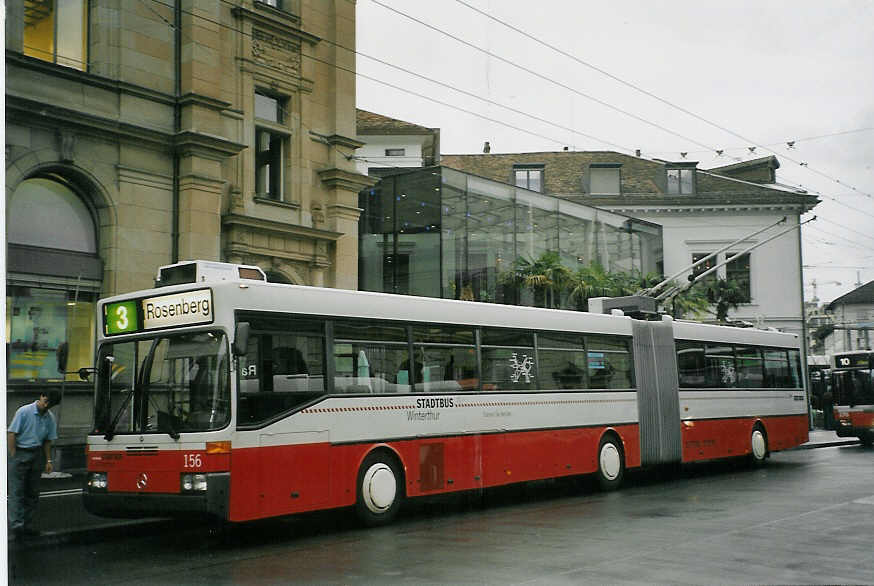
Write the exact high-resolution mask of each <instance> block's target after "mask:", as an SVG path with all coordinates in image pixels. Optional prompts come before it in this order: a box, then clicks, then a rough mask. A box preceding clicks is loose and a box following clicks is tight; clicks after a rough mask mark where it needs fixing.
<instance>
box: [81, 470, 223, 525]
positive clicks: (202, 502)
mask: <svg viewBox="0 0 874 586" xmlns="http://www.w3.org/2000/svg"><path fill="white" fill-rule="evenodd" d="M230 487H231V474H230V472H219V473H211V474H207V490H206V491H205V492H201V493H191V494H167V493H146V492H108V491H105V490H99V489H93V488H91V487H89V486H87V485H86V486H85V489H84V491H83V495H82V498H83V502H84V505H85V510H87V511H88V512H89V513H91V514H92V515H97V516H99V517H115V518H127V519H137V518H142V517H217V518H219V519H223V520H227V518H228V506H229V496H230Z"/></svg>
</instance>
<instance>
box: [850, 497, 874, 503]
mask: <svg viewBox="0 0 874 586" xmlns="http://www.w3.org/2000/svg"><path fill="white" fill-rule="evenodd" d="M853 502H854V503H859V504H860V505H874V495H872V496H866V497H865V498H862V499H856V500H854V501H853Z"/></svg>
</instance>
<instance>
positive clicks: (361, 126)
mask: <svg viewBox="0 0 874 586" xmlns="http://www.w3.org/2000/svg"><path fill="white" fill-rule="evenodd" d="M356 127H357V129H358V134H360V135H361V134H431V133H433V132H434V130H433V129H431V128H426V127H424V126H419V125H418V124H413V123H412V122H404V121H403V120H397V119H395V118H389V117H388V116H383V115H382V114H374V113H373V112H368V111H367V110H361V109H360V108H359V109H357V110H356Z"/></svg>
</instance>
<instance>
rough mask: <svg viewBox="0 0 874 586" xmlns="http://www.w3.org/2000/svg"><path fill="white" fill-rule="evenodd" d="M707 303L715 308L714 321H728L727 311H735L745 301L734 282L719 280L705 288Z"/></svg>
mask: <svg viewBox="0 0 874 586" xmlns="http://www.w3.org/2000/svg"><path fill="white" fill-rule="evenodd" d="M707 301H709V302H710V303H711V304H713V305H715V306H716V321H720V322H724V321H727V320H728V310H729V309H737V308H738V306H739V305H740V304H741V303H744V302H746V301H747V299H746V296H745V295H744V294H743V292H742V291H741V289H740V287H738V285H737V283H735V282H734V281H729V280H727V279H722V278H719V279H717V280H716V281H714V282H712V283H710V284H709V285H708V286H707Z"/></svg>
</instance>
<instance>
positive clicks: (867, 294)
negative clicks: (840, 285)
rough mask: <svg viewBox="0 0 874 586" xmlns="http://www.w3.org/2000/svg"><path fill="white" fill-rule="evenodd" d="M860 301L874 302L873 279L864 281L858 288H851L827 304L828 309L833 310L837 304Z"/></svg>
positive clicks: (850, 303) (849, 303) (852, 303)
mask: <svg viewBox="0 0 874 586" xmlns="http://www.w3.org/2000/svg"><path fill="white" fill-rule="evenodd" d="M861 303H874V281H870V282H868V283H865V284H864V285H862V286H861V287H859V288H858V289H853V290H852V291H850V292H849V293H847V294H845V295H841V296H840V297H838V298H837V299H835V300H834V301H832V302H831V303H829V304H828V310H829V311H831V310H833V309H834V308H835V306H837V305H855V304H861Z"/></svg>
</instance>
